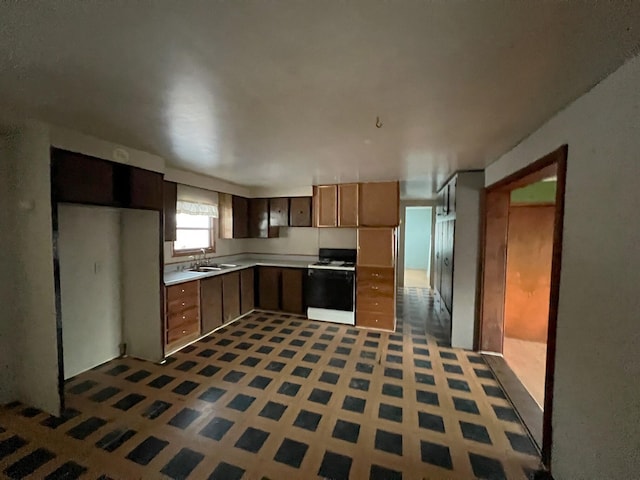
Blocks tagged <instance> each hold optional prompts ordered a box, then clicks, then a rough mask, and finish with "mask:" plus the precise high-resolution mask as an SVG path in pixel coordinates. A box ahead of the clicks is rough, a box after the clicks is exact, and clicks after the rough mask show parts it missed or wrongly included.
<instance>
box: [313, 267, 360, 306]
mask: <svg viewBox="0 0 640 480" xmlns="http://www.w3.org/2000/svg"><path fill="white" fill-rule="evenodd" d="M354 281H355V272H353V271H349V270H329V269H314V268H310V269H309V270H308V273H307V281H306V283H305V299H306V302H307V306H308V307H314V308H325V309H329V310H344V311H346V312H353V310H354V309H353V305H354V296H355V288H354Z"/></svg>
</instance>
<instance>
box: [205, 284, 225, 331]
mask: <svg viewBox="0 0 640 480" xmlns="http://www.w3.org/2000/svg"><path fill="white" fill-rule="evenodd" d="M200 310H201V317H202V333H209V332H210V331H211V330H213V329H214V328H217V327H219V326H220V325H222V323H223V322H222V277H220V276H218V277H210V278H205V279H204V280H200Z"/></svg>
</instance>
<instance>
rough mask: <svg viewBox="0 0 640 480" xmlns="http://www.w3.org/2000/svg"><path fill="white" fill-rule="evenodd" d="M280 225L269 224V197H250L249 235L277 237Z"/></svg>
mask: <svg viewBox="0 0 640 480" xmlns="http://www.w3.org/2000/svg"><path fill="white" fill-rule="evenodd" d="M278 233H279V230H278V227H272V226H270V225H269V199H268V198H251V199H249V237H251V238H271V237H277V236H278Z"/></svg>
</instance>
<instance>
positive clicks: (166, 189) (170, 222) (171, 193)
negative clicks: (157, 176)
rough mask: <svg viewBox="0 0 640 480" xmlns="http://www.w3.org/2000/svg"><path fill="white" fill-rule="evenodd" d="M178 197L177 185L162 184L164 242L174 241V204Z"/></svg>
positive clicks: (173, 183)
mask: <svg viewBox="0 0 640 480" xmlns="http://www.w3.org/2000/svg"><path fill="white" fill-rule="evenodd" d="M177 196H178V184H177V183H175V182H167V181H165V182H164V183H163V203H164V241H165V242H175V241H176V202H177V198H178V197H177Z"/></svg>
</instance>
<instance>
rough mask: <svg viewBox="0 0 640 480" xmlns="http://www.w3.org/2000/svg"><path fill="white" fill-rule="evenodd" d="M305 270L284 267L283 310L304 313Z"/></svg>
mask: <svg viewBox="0 0 640 480" xmlns="http://www.w3.org/2000/svg"><path fill="white" fill-rule="evenodd" d="M303 281H304V270H303V269H301V268H283V269H282V291H281V295H282V310H283V311H285V312H289V313H298V314H303V313H304V288H303Z"/></svg>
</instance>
